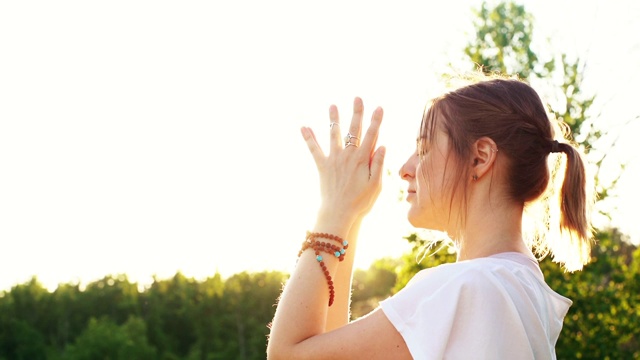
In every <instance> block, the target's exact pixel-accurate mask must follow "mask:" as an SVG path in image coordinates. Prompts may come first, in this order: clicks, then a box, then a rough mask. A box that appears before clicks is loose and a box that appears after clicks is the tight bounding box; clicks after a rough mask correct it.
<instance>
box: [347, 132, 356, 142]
mask: <svg viewBox="0 0 640 360" xmlns="http://www.w3.org/2000/svg"><path fill="white" fill-rule="evenodd" d="M351 139H356V140H359V139H358V137H357V136H354V135H351V133H350V132H348V133H347V136H345V137H344V142H345V143H350V142H351Z"/></svg>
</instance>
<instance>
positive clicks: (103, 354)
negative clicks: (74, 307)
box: [64, 316, 156, 360]
mask: <svg viewBox="0 0 640 360" xmlns="http://www.w3.org/2000/svg"><path fill="white" fill-rule="evenodd" d="M155 358H156V349H155V348H154V347H153V346H151V345H150V344H149V342H148V341H147V329H146V324H145V322H144V320H142V319H141V318H139V317H135V316H133V317H130V318H129V319H128V320H127V321H126V322H125V323H124V324H122V325H117V324H116V323H115V322H114V321H113V320H111V319H109V318H108V317H103V318H100V319H96V318H91V320H90V321H89V324H88V326H87V328H86V329H85V331H84V332H83V333H82V334H80V336H78V338H77V339H76V341H75V342H74V343H73V344H71V345H69V346H67V349H66V351H65V355H64V359H68V360H92V359H112V360H128V359H140V360H145V359H148V360H152V359H155Z"/></svg>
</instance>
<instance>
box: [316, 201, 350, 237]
mask: <svg viewBox="0 0 640 360" xmlns="http://www.w3.org/2000/svg"><path fill="white" fill-rule="evenodd" d="M359 221H361V219H360V218H359V217H358V216H356V215H354V214H345V213H342V212H340V211H335V209H329V208H322V209H320V210H319V211H318V216H317V218H316V224H315V226H314V228H313V231H314V232H324V233H330V234H335V235H338V236H340V237H343V238H345V237H347V235H348V234H349V232H350V229H351V227H352V226H353V225H354V224H355V223H358V222H359Z"/></svg>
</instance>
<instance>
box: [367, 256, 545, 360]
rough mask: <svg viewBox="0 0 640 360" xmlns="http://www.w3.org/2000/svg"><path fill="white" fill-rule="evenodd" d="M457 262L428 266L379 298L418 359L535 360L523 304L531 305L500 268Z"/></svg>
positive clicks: (390, 319) (386, 313)
mask: <svg viewBox="0 0 640 360" xmlns="http://www.w3.org/2000/svg"><path fill="white" fill-rule="evenodd" d="M456 265H457V264H446V265H441V266H439V267H437V268H434V269H430V270H428V271H423V272H421V273H419V274H417V275H416V277H415V278H414V279H412V281H411V282H410V283H409V284H408V285H407V287H405V288H404V289H403V290H401V291H400V292H398V293H397V294H396V295H394V296H393V297H390V298H388V299H386V300H384V301H382V302H381V303H380V306H381V308H382V310H383V312H384V313H385V315H386V316H387V318H388V319H389V321H391V323H392V324H393V325H394V327H395V328H396V329H397V330H398V332H399V333H400V334H401V335H402V337H403V338H404V340H405V343H406V344H407V347H408V348H409V351H410V352H411V355H412V356H413V358H414V359H443V358H447V359H469V358H473V359H515V358H517V359H529V358H531V359H533V358H534V356H533V355H534V350H533V349H532V347H531V345H530V338H529V335H528V334H527V330H526V329H525V327H524V325H523V319H522V318H521V316H522V314H521V313H520V312H521V311H522V310H521V309H519V308H518V307H526V306H527V305H526V304H524V305H522V304H517V301H514V299H513V297H512V294H511V293H510V291H512V290H513V289H507V288H505V285H504V282H503V281H501V280H500V279H499V276H498V277H497V276H496V273H495V271H494V270H495V269H490V270H487V269H485V268H483V267H475V266H456ZM498 272H499V270H498ZM507 276H509V274H507ZM525 312H526V311H525ZM529 316H536V314H535V312H532V313H531V314H529ZM534 322H535V321H534ZM541 331H542V334H543V335H544V329H542V330H541ZM545 341H546V337H545ZM498 345H499V346H498ZM551 351H552V352H553V350H551Z"/></svg>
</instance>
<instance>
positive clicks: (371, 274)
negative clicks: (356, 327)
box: [351, 258, 401, 319]
mask: <svg viewBox="0 0 640 360" xmlns="http://www.w3.org/2000/svg"><path fill="white" fill-rule="evenodd" d="M400 267H401V259H393V258H383V259H379V260H376V261H375V262H373V263H372V264H371V265H370V266H369V269H368V270H362V269H356V270H355V272H354V274H353V291H352V294H351V317H352V318H353V319H357V318H359V317H361V316H363V315H366V314H368V313H369V312H371V310H373V309H375V308H376V307H377V306H378V302H379V301H380V300H383V299H384V298H386V297H388V296H389V294H391V291H392V290H393V287H394V286H395V284H396V282H397V278H398V275H397V272H398V269H399V268H400Z"/></svg>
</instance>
